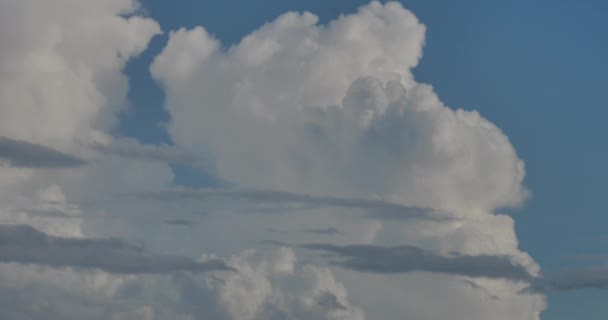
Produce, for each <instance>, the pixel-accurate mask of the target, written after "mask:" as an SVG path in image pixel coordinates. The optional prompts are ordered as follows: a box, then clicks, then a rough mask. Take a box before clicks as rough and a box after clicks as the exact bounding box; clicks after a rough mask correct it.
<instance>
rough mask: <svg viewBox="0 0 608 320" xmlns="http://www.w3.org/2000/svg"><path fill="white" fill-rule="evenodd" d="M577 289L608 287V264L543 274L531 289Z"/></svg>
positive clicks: (602, 288)
mask: <svg viewBox="0 0 608 320" xmlns="http://www.w3.org/2000/svg"><path fill="white" fill-rule="evenodd" d="M578 289H600V290H606V289H608V266H606V265H605V266H601V267H594V268H581V269H576V270H570V271H566V272H560V273H555V274H551V275H547V276H545V277H544V278H543V279H539V280H538V281H536V282H535V283H534V284H533V285H532V286H531V288H530V290H532V291H572V290H578Z"/></svg>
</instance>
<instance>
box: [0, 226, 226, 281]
mask: <svg viewBox="0 0 608 320" xmlns="http://www.w3.org/2000/svg"><path fill="white" fill-rule="evenodd" d="M0 262H3V263H11V262H12V263H21V264H37V265H45V266H51V267H57V268H61V267H72V268H80V269H98V270H103V271H106V272H111V273H124V274H141V273H171V272H178V271H187V272H195V273H199V272H209V271H213V270H225V271H229V270H231V269H230V268H229V267H228V266H226V265H225V264H224V263H223V262H222V261H219V260H209V261H203V262H199V261H195V260H193V259H190V258H186V257H179V256H163V255H152V254H148V253H146V252H144V251H143V250H142V249H141V248H138V247H136V246H133V245H130V244H128V243H126V242H123V241H120V240H99V239H77V238H62V237H54V236H49V235H47V234H45V233H42V232H40V231H38V230H36V229H34V228H32V227H30V226H27V225H0Z"/></svg>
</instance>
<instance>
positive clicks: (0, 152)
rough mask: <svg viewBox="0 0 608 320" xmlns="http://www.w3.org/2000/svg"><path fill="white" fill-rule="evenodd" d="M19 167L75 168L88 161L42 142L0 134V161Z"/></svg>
mask: <svg viewBox="0 0 608 320" xmlns="http://www.w3.org/2000/svg"><path fill="white" fill-rule="evenodd" d="M2 160H4V161H7V162H8V165H10V166H13V167H18V168H34V169H36V168H75V167H80V166H83V165H85V164H86V161H84V160H82V159H80V158H78V157H75V156H72V155H69V154H67V153H63V152H61V151H59V150H56V149H53V148H51V147H47V146H44V145H41V144H36V143H30V142H27V141H23V140H17V139H11V138H7V137H1V136H0V162H2Z"/></svg>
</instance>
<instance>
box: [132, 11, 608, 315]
mask: <svg viewBox="0 0 608 320" xmlns="http://www.w3.org/2000/svg"><path fill="white" fill-rule="evenodd" d="M365 3H366V1H323V0H320V1H317V0H307V1H297V0H290V1H278V0H277V1H264V2H263V4H261V3H259V2H253V1H202V2H201V1H190V0H176V1H171V3H170V5H169V3H168V2H166V1H160V0H144V1H143V5H144V7H145V8H146V10H147V12H148V14H149V15H150V16H151V17H153V18H154V19H156V20H157V21H159V23H160V24H161V26H162V28H163V30H165V31H168V30H175V29H177V28H180V27H186V28H189V27H194V26H197V25H202V26H204V27H205V28H206V29H207V30H208V31H209V32H210V33H212V34H213V35H215V36H216V37H217V38H219V39H221V40H222V42H223V43H224V44H225V45H229V44H233V43H235V42H238V41H239V40H240V39H241V38H242V37H243V36H244V35H246V34H248V33H249V32H251V30H254V29H256V28H258V27H259V26H261V25H262V24H263V23H265V22H268V21H271V20H272V19H274V18H275V17H276V16H278V15H279V14H281V13H283V12H286V11H311V12H313V13H315V14H317V15H319V17H320V18H321V21H322V22H325V21H328V20H330V19H332V18H335V17H336V16H338V15H339V14H341V13H349V12H353V11H355V10H356V8H357V7H358V6H360V5H362V4H365ZM402 3H403V5H404V6H405V7H406V8H407V9H409V10H411V11H412V12H414V13H415V14H416V15H417V17H418V18H419V19H420V20H421V22H422V23H424V24H425V25H426V26H427V27H428V29H427V38H426V39H427V40H426V47H425V49H424V56H423V58H422V60H421V63H420V65H419V66H418V67H417V68H416V69H415V70H414V73H415V75H416V77H417V79H418V81H421V82H426V83H430V84H432V85H433V86H434V87H435V89H436V91H437V92H438V93H439V95H440V97H441V98H442V99H443V100H444V102H446V104H447V105H449V106H451V107H453V108H456V107H457V108H464V109H471V110H478V111H480V113H481V114H482V115H484V116H485V117H486V118H488V119H489V120H490V121H492V122H494V123H495V124H497V125H498V126H499V127H500V128H501V129H502V130H503V131H504V132H505V133H506V135H507V136H508V137H509V138H510V140H511V142H512V144H513V145H514V146H515V148H516V150H517V152H518V154H519V156H520V157H521V158H522V159H523V160H524V161H525V162H526V168H527V175H526V180H525V184H526V186H528V187H529V188H530V189H531V191H532V194H533V196H532V197H531V198H530V200H528V201H527V202H526V203H525V205H524V206H523V208H521V209H516V210H509V212H508V213H510V214H511V215H512V216H513V217H514V218H515V220H516V230H517V233H518V236H519V239H520V242H521V247H522V248H523V249H524V250H526V251H528V252H529V253H530V254H531V255H532V256H533V257H534V258H535V259H536V260H537V261H538V262H539V263H540V264H541V266H542V267H543V268H544V269H545V270H548V271H551V270H559V269H564V268H568V267H574V266H579V265H585V264H588V263H589V261H586V260H584V259H581V258H580V257H581V256H586V255H604V254H608V252H606V246H607V245H608V232H607V231H606V225H607V224H608V218H607V217H606V214H605V193H606V190H605V181H606V180H608V170H606V168H605V164H606V163H608V148H606V142H605V138H606V137H607V136H608V127H607V126H606V125H605V119H606V117H607V116H608V108H607V107H608V106H607V104H606V103H607V102H606V101H607V100H606V91H605V88H604V87H605V85H606V84H607V83H608V63H607V62H606V60H605V59H606V57H608V37H605V30H608V20H607V19H605V17H606V15H607V14H608V3H606V2H605V1H592V0H585V1H574V0H570V1H559V2H556V1H549V0H544V1H541V0H538V1H523V0H517V1H486V0H484V1H481V0H478V1H473V0H467V1H451V0H445V1H437V0H434V1H427V0H420V1H416V0H412V1H402ZM234 8H239V9H238V10H234ZM166 35H167V34H166V33H165V35H163V36H158V37H156V38H155V39H154V40H153V41H152V45H151V47H150V48H149V49H148V50H147V51H146V52H145V53H144V54H143V55H142V57H140V58H137V59H136V60H135V61H134V62H132V63H131V64H130V65H129V67H128V69H127V70H128V74H129V76H130V78H131V80H130V81H131V82H130V83H131V93H130V99H131V102H132V104H133V109H132V110H131V111H129V113H127V114H126V115H124V116H123V126H122V131H123V132H124V133H125V134H127V135H131V136H134V137H137V138H138V139H139V140H141V141H142V142H148V143H157V142H166V141H169V140H168V137H167V135H166V133H165V132H164V130H162V129H161V128H160V127H159V126H158V124H159V122H163V121H166V119H167V117H168V116H167V114H166V113H165V112H164V111H162V101H163V97H164V96H163V93H162V91H161V90H160V89H159V87H158V86H157V85H156V84H155V83H154V81H153V80H151V79H150V77H149V75H148V66H149V64H150V63H151V60H152V57H154V56H155V55H156V54H157V53H158V52H159V51H160V49H161V48H162V47H163V46H164V44H165V42H166V39H167V37H166ZM135 119H136V120H135ZM177 170H178V171H177V172H178V180H180V181H181V182H182V183H183V184H187V185H214V184H216V182H213V181H211V180H210V178H209V177H207V176H205V175H199V176H197V177H193V172H192V171H190V170H188V169H185V168H178V169H177ZM594 262H595V261H594ZM606 298H607V296H606V293H604V292H601V291H593V290H589V291H584V292H577V293H560V294H551V295H550V297H549V306H550V307H549V309H548V311H546V313H545V315H544V319H552V320H554V319H574V318H584V319H605V317H606V316H608V307H606V306H605V303H604V301H605V299H606Z"/></svg>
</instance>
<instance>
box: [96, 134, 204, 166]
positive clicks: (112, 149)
mask: <svg viewBox="0 0 608 320" xmlns="http://www.w3.org/2000/svg"><path fill="white" fill-rule="evenodd" d="M91 147H92V148H93V149H94V150H96V151H98V152H99V153H101V154H103V155H109V156H118V157H123V158H127V159H136V160H147V161H161V162H166V163H170V164H182V165H189V166H194V167H199V168H205V169H210V164H209V163H208V161H205V160H204V159H203V158H201V157H199V156H197V155H195V154H193V153H191V152H188V151H186V150H184V149H182V148H180V147H176V146H172V145H166V144H162V145H151V144H141V143H139V142H137V141H135V140H132V139H121V140H114V141H112V142H109V143H102V142H96V143H93V144H91Z"/></svg>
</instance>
